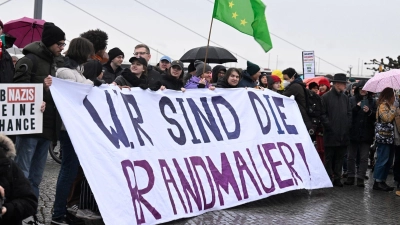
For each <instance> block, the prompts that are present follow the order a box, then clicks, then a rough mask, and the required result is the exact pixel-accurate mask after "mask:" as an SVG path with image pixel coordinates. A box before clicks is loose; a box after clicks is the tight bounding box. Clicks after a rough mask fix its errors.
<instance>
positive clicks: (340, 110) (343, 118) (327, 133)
mask: <svg viewBox="0 0 400 225" xmlns="http://www.w3.org/2000/svg"><path fill="white" fill-rule="evenodd" d="M322 102H323V107H322V116H321V117H323V119H322V125H323V127H324V146H327V147H337V146H347V145H349V143H350V134H349V132H350V127H351V124H352V114H351V107H350V100H349V98H348V97H347V96H346V95H345V94H344V93H343V92H338V91H336V89H335V88H334V87H333V88H332V90H330V91H329V92H327V93H326V94H324V95H322Z"/></svg>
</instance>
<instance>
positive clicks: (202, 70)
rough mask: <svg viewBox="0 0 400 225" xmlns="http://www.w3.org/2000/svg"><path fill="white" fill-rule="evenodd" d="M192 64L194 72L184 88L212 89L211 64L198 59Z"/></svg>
mask: <svg viewBox="0 0 400 225" xmlns="http://www.w3.org/2000/svg"><path fill="white" fill-rule="evenodd" d="M194 66H195V68H196V74H195V75H194V76H192V77H191V78H190V79H189V80H188V82H187V83H186V84H185V89H194V88H209V89H211V90H214V89H215V87H214V86H212V85H211V80H212V72H211V66H210V65H208V64H205V63H204V62H202V61H200V60H196V61H195V62H194Z"/></svg>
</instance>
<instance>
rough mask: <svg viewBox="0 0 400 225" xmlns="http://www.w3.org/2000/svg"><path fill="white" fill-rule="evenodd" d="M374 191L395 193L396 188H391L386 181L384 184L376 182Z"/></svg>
mask: <svg viewBox="0 0 400 225" xmlns="http://www.w3.org/2000/svg"><path fill="white" fill-rule="evenodd" d="M373 189H374V190H378V191H393V190H394V187H389V186H388V185H387V184H386V183H385V182H384V181H382V182H376V181H375V182H374V186H373Z"/></svg>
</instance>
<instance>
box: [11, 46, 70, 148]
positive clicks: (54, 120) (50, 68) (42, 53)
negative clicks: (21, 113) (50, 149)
mask: <svg viewBox="0 0 400 225" xmlns="http://www.w3.org/2000/svg"><path fill="white" fill-rule="evenodd" d="M22 52H23V54H24V55H25V56H24V57H23V58H21V59H20V60H18V62H17V64H16V65H15V74H14V83H40V84H43V82H44V79H45V78H46V77H47V76H48V75H51V76H53V77H55V75H56V70H57V68H58V67H62V65H63V63H64V59H63V57H62V56H58V57H54V56H53V54H52V53H51V52H50V50H49V49H48V48H47V47H46V46H45V45H44V44H43V43H42V42H33V43H31V44H29V45H27V46H25V48H24V49H23V51H22ZM28 54H33V55H34V56H35V58H36V60H31V59H30V58H28V57H27V56H26V55H28ZM34 61H36V73H35V74H33V73H32V68H33V64H34ZM43 101H44V102H46V110H45V111H44V113H43V133H41V134H34V135H31V136H37V137H43V138H46V139H49V140H56V139H57V136H56V135H57V134H58V131H59V130H60V128H61V121H60V118H59V116H58V113H57V109H56V106H55V104H54V101H53V98H52V97H51V93H50V90H47V91H46V90H44V89H43Z"/></svg>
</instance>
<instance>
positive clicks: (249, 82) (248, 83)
mask: <svg viewBox="0 0 400 225" xmlns="http://www.w3.org/2000/svg"><path fill="white" fill-rule="evenodd" d="M238 87H244V88H245V87H248V88H254V87H256V82H254V80H253V78H252V77H251V76H250V74H249V73H248V72H247V70H244V71H243V72H242V79H241V80H240V81H239V85H238Z"/></svg>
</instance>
